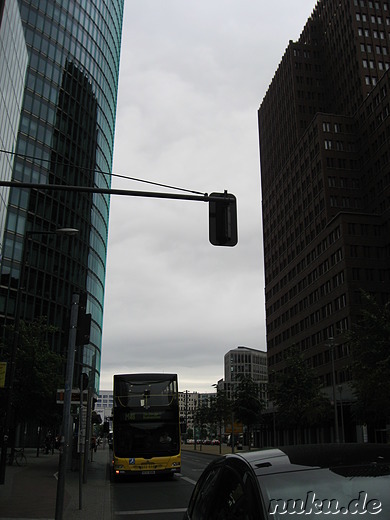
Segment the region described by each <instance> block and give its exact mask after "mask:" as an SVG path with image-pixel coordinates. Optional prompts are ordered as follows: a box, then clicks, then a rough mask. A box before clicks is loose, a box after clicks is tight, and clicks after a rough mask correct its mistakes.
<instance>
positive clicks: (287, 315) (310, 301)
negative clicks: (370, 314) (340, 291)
mask: <svg viewBox="0 0 390 520" xmlns="http://www.w3.org/2000/svg"><path fill="white" fill-rule="evenodd" d="M343 283H344V271H340V272H338V273H337V274H336V275H335V276H333V277H332V279H331V280H327V281H326V282H325V283H323V284H322V285H321V286H320V287H318V288H316V289H314V291H312V292H311V293H310V294H309V295H308V296H305V297H304V298H302V299H301V300H300V301H299V302H298V303H296V304H295V305H293V306H292V307H290V308H289V309H287V310H286V311H285V312H284V313H283V314H281V315H280V316H278V317H277V318H275V319H274V320H273V321H272V322H270V323H269V325H268V326H267V332H269V333H270V332H272V331H274V330H277V329H278V328H279V327H280V326H281V325H283V323H286V322H287V321H289V320H291V319H292V318H294V316H296V315H297V314H299V313H301V312H303V311H304V310H306V309H309V308H311V306H312V305H314V304H316V303H317V302H318V301H320V300H321V299H322V298H323V297H324V296H325V295H326V294H329V293H330V292H331V291H332V290H333V289H336V288H337V287H339V286H341V285H342V284H343ZM336 300H337V298H336ZM336 300H335V302H336ZM284 303H288V300H287V301H286V302H284ZM335 305H336V304H335ZM332 308H333V310H336V309H337V310H339V309H340V308H342V307H337V308H336V306H333V307H332ZM270 315H271V313H267V317H269V316H270Z"/></svg>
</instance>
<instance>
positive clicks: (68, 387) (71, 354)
mask: <svg viewBox="0 0 390 520" xmlns="http://www.w3.org/2000/svg"><path fill="white" fill-rule="evenodd" d="M78 310H79V295H78V294H74V295H73V297H72V307H71V312H70V328H69V340H68V356H67V362H66V374H65V393H64V410H63V418H62V435H63V441H64V442H63V447H62V453H61V455H60V462H59V467H58V482H57V497H56V513H55V520H62V516H63V512H64V495H65V474H66V470H67V467H68V460H69V452H70V447H71V435H70V427H71V414H70V411H71V401H72V386H73V369H74V359H75V349H76V334H77V317H78Z"/></svg>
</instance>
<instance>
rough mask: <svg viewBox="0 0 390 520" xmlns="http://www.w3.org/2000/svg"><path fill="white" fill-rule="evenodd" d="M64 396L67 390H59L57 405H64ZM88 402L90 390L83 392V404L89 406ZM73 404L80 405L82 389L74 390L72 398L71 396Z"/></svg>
mask: <svg viewBox="0 0 390 520" xmlns="http://www.w3.org/2000/svg"><path fill="white" fill-rule="evenodd" d="M64 396H65V389H64V388H59V389H57V404H64ZM87 402H88V390H84V392H83V404H85V405H86V404H87ZM71 404H80V389H79V388H73V390H72V396H71Z"/></svg>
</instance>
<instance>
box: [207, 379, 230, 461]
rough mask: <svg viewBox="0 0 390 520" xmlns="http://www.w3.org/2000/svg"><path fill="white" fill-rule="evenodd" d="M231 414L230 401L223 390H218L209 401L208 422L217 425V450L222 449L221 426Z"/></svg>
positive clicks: (228, 419)
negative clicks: (218, 442)
mask: <svg viewBox="0 0 390 520" xmlns="http://www.w3.org/2000/svg"><path fill="white" fill-rule="evenodd" d="M231 414H232V403H231V401H230V399H229V398H228V396H227V393H226V391H225V390H219V389H218V388H217V393H216V394H215V396H213V397H212V399H211V402H210V422H211V424H213V425H215V426H216V427H217V431H218V436H219V441H220V445H219V452H220V453H221V451H222V438H221V437H222V427H223V426H224V424H225V423H226V422H229V421H230V419H231Z"/></svg>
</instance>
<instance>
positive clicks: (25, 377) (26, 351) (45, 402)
mask: <svg viewBox="0 0 390 520" xmlns="http://www.w3.org/2000/svg"><path fill="white" fill-rule="evenodd" d="M55 332H56V329H55V327H52V326H50V325H47V323H46V318H44V317H41V318H38V319H36V320H34V321H32V322H28V323H27V322H24V321H21V322H20V324H19V344H18V350H17V355H16V371H15V382H14V392H13V405H14V409H15V418H16V421H17V422H23V421H29V420H38V421H39V422H40V423H41V424H44V425H45V424H46V425H53V423H55V422H56V420H55V419H57V417H56V416H58V418H59V417H60V413H61V410H59V409H58V405H56V390H57V388H59V387H61V386H62V385H63V375H62V374H63V366H64V360H63V358H62V356H60V355H59V354H56V353H54V352H53V351H52V350H51V349H50V345H49V343H48V340H47V337H48V334H52V333H55ZM53 419H54V421H53Z"/></svg>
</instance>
